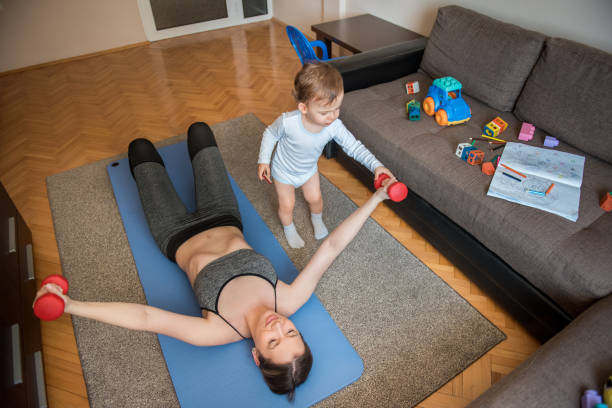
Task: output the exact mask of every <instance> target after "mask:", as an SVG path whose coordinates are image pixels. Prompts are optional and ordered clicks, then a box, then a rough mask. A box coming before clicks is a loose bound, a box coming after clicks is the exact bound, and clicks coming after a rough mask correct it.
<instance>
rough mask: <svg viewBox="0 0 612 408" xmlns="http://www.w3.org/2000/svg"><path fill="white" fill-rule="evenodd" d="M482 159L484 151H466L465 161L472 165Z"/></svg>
mask: <svg viewBox="0 0 612 408" xmlns="http://www.w3.org/2000/svg"><path fill="white" fill-rule="evenodd" d="M483 159H484V152H483V151H482V150H477V149H474V150H472V151H470V152H469V153H468V157H467V162H468V163H469V164H471V165H472V166H475V165H477V164H480V163H482V160H483Z"/></svg>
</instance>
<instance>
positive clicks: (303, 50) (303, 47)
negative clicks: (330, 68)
mask: <svg viewBox="0 0 612 408" xmlns="http://www.w3.org/2000/svg"><path fill="white" fill-rule="evenodd" d="M287 35H288V36H289V41H291V45H293V48H295V52H297V55H298V57H300V61H301V62H302V65H303V64H305V63H307V62H311V61H329V60H332V59H336V58H329V57H328V55H329V53H328V52H327V47H326V46H325V43H324V42H323V41H319V40H317V41H309V40H308V38H306V36H305V35H304V34H302V32H301V31H300V30H298V29H297V28H295V27H293V26H287ZM313 47H319V48H321V50H322V51H323V58H319V57H318V56H317V53H316V52H315V50H314V48H313Z"/></svg>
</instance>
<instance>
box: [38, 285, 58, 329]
mask: <svg viewBox="0 0 612 408" xmlns="http://www.w3.org/2000/svg"><path fill="white" fill-rule="evenodd" d="M47 283H48V282H47ZM62 313H64V301H63V300H62V299H61V298H60V297H59V296H57V295H54V294H52V293H45V294H44V295H42V296H41V297H39V298H38V300H36V303H34V314H35V315H36V316H38V318H39V319H40V320H47V321H48V320H55V319H57V318H58V317H60V316H61V315H62Z"/></svg>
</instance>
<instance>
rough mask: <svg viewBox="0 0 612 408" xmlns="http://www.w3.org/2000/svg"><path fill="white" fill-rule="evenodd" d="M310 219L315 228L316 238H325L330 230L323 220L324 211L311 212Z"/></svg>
mask: <svg viewBox="0 0 612 408" xmlns="http://www.w3.org/2000/svg"><path fill="white" fill-rule="evenodd" d="M310 221H312V226H313V228H314V236H315V239H317V240H319V239H323V238H325V237H326V236H327V234H328V233H329V232H328V231H327V227H326V226H325V223H324V222H323V213H319V214H315V213H310Z"/></svg>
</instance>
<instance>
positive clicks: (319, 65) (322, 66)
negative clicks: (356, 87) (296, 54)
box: [293, 62, 344, 103]
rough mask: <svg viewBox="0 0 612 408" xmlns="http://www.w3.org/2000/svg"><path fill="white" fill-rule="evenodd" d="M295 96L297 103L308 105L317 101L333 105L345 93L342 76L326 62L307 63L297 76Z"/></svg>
mask: <svg viewBox="0 0 612 408" xmlns="http://www.w3.org/2000/svg"><path fill="white" fill-rule="evenodd" d="M293 86H294V87H293V96H294V97H295V100H296V101H297V102H302V103H308V102H310V101H312V100H315V99H323V100H327V103H332V102H333V101H334V100H335V99H336V98H337V97H338V95H340V94H341V93H342V92H344V84H343V82H342V75H340V72H338V70H337V69H336V68H334V67H332V66H331V65H329V64H326V63H324V62H312V63H306V64H304V66H303V67H302V69H301V70H300V71H299V72H298V73H297V75H296V76H295V81H294V83H293Z"/></svg>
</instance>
